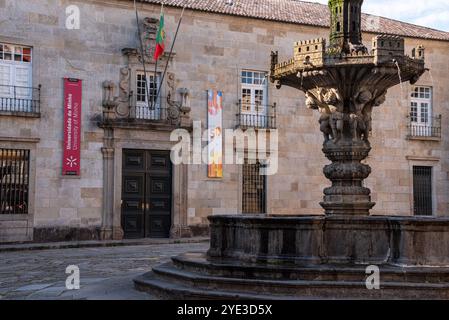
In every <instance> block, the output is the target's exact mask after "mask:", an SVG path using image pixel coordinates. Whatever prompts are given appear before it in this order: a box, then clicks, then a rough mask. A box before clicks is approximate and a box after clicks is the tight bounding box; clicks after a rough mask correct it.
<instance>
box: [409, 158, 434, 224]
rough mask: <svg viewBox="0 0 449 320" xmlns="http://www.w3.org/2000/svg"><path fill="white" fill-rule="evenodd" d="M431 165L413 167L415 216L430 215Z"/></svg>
mask: <svg viewBox="0 0 449 320" xmlns="http://www.w3.org/2000/svg"><path fill="white" fill-rule="evenodd" d="M432 198H433V197H432V167H423V166H414V167H413V211H414V215H416V216H431V215H432V209H433V208H432Z"/></svg>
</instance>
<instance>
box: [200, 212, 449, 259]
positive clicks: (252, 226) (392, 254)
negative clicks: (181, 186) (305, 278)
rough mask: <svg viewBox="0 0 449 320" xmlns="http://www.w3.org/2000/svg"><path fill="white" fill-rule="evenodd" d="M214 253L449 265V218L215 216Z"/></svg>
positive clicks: (212, 219) (212, 220)
mask: <svg viewBox="0 0 449 320" xmlns="http://www.w3.org/2000/svg"><path fill="white" fill-rule="evenodd" d="M209 220H210V223H211V226H210V228H211V245H210V249H209V251H208V255H209V257H211V258H232V259H239V260H242V261H246V262H251V263H255V262H260V263H270V264H284V263H288V264H295V265H321V264H345V265H360V264H364V265H371V264H376V265H382V264H391V265H401V266H448V267H449V219H447V218H434V217H432V218H424V217H384V216H366V217H365V216H352V215H351V216H349V215H348V216H344V215H336V216H293V217H292V216H288V217H287V216H269V217H267V216H264V215H260V216H254V215H251V216H249V215H242V216H211V217H209Z"/></svg>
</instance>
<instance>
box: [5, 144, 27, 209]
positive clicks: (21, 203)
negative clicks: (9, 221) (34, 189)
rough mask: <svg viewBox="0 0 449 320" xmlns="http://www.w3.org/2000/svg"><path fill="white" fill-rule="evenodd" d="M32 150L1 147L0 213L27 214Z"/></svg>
mask: <svg viewBox="0 0 449 320" xmlns="http://www.w3.org/2000/svg"><path fill="white" fill-rule="evenodd" d="M29 168H30V151H29V150H22V149H2V148H0V214H27V213H28V189H29Z"/></svg>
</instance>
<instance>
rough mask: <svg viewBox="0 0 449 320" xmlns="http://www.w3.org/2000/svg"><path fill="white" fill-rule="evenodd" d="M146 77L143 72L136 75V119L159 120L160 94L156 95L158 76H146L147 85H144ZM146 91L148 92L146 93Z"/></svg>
mask: <svg viewBox="0 0 449 320" xmlns="http://www.w3.org/2000/svg"><path fill="white" fill-rule="evenodd" d="M146 78H147V77H146V76H145V74H144V73H143V72H138V73H137V78H136V118H138V119H149V120H159V119H160V116H161V92H159V97H158V98H157V101H156V96H157V95H158V92H157V91H158V88H159V82H160V75H159V74H157V79H155V77H154V74H148V79H149V83H148V85H147V83H146ZM147 91H148V92H147ZM148 99H149V102H148Z"/></svg>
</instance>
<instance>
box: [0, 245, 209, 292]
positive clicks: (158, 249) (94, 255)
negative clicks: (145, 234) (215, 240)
mask: <svg viewBox="0 0 449 320" xmlns="http://www.w3.org/2000/svg"><path fill="white" fill-rule="evenodd" d="M207 248H208V243H207V242H202V243H185V244H162V245H145V246H125V247H102V248H76V249H58V250H33V251H18V252H3V253H1V252H0V299H113V300H115V299H120V300H121V299H153V298H154V297H151V296H150V295H148V294H146V293H142V292H138V291H136V290H134V284H133V282H132V279H133V278H134V277H135V276H137V275H140V274H142V273H145V272H148V271H150V270H151V267H152V266H154V265H157V264H160V263H162V262H166V261H169V259H170V257H172V256H175V255H178V254H180V253H183V252H186V251H206V250H207ZM69 265H76V266H78V267H79V269H80V287H81V288H80V289H79V290H67V289H66V287H65V281H66V278H67V277H68V274H66V273H65V270H66V267H67V266H69Z"/></svg>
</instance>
